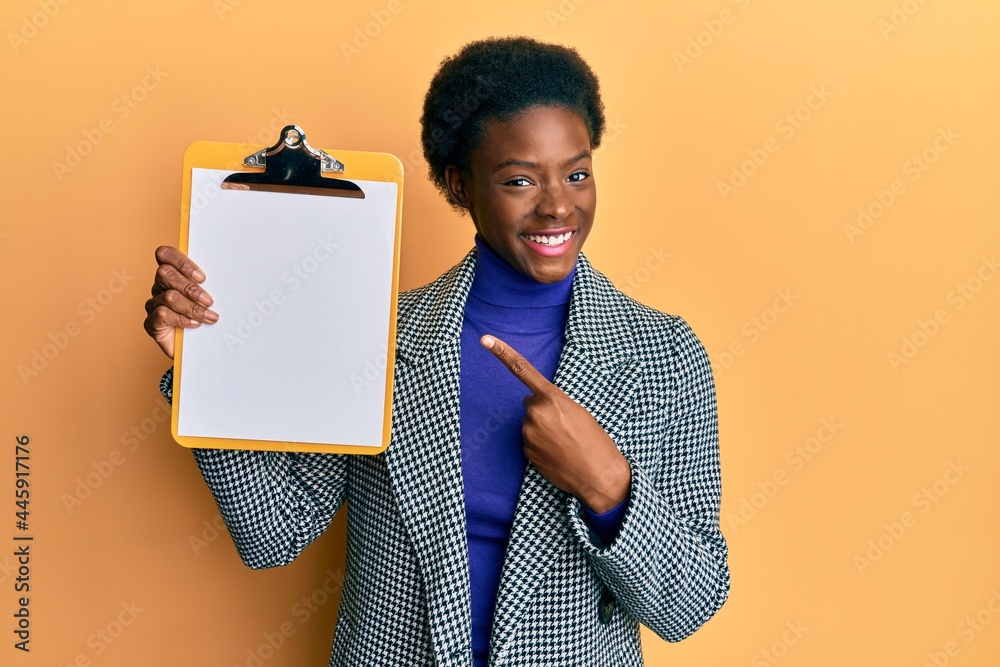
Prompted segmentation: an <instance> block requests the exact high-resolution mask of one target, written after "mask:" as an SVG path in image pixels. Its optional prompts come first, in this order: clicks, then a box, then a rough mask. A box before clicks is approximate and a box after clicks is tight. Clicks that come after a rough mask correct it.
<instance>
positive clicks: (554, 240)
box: [528, 232, 573, 245]
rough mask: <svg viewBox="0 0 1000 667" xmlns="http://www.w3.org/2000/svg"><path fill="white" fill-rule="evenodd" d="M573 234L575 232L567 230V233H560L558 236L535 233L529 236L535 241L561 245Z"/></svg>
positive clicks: (543, 243)
mask: <svg viewBox="0 0 1000 667" xmlns="http://www.w3.org/2000/svg"><path fill="white" fill-rule="evenodd" d="M571 236H573V232H566V233H565V234H560V235H558V236H535V235H533V234H528V238H529V239H530V240H532V241H534V242H535V243H541V244H542V245H561V244H563V243H565V242H566V241H568V240H569V237H571Z"/></svg>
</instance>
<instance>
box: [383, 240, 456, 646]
mask: <svg viewBox="0 0 1000 667" xmlns="http://www.w3.org/2000/svg"><path fill="white" fill-rule="evenodd" d="M474 272H475V251H473V252H471V253H469V255H467V256H466V258H465V259H464V260H463V261H462V262H461V263H460V264H459V265H458V266H456V267H455V268H453V269H452V270H451V271H450V272H449V273H447V274H445V275H444V276H443V277H442V278H441V279H439V280H438V281H436V282H435V283H434V284H433V285H431V286H430V287H429V288H428V289H427V290H425V291H424V292H423V294H422V295H421V296H420V297H419V300H418V301H417V302H416V303H413V304H407V306H408V312H406V313H405V315H404V316H403V317H401V320H402V322H401V326H400V328H399V330H398V331H397V336H396V371H395V372H396V377H395V383H394V387H395V389H394V391H395V394H394V396H393V405H392V412H393V422H392V441H391V444H390V445H389V447H388V449H386V452H385V460H386V466H387V469H388V473H389V477H390V479H391V481H392V488H393V492H394V494H395V497H396V502H397V504H398V505H399V511H400V515H401V517H402V520H403V522H404V524H405V525H406V529H407V532H408V534H409V536H410V539H411V541H412V543H413V547H414V550H415V552H416V556H417V560H418V562H419V564H420V568H421V573H422V577H423V583H424V590H425V591H426V595H427V604H428V614H429V622H430V632H431V641H432V644H433V647H434V652H435V655H436V656H437V660H436V662H437V663H438V664H451V663H452V661H453V659H454V657H453V656H458V655H463V654H464V655H468V652H469V650H470V647H471V641H472V620H471V604H470V594H469V551H468V542H467V537H466V524H465V502H464V493H463V488H462V462H461V444H460V426H459V370H460V360H461V356H460V340H461V331H462V314H463V310H464V307H465V299H466V297H467V296H468V292H469V288H470V286H471V284H472V277H473V275H474ZM402 313H403V304H402V302H401V314H402Z"/></svg>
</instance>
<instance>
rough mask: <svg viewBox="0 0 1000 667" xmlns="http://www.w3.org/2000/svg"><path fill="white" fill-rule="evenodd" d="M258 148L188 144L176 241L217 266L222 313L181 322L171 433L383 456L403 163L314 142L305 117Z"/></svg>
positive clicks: (208, 269)
mask: <svg viewBox="0 0 1000 667" xmlns="http://www.w3.org/2000/svg"><path fill="white" fill-rule="evenodd" d="M246 150H247V146H246V144H232V143H218V142H196V143H194V144H192V145H191V146H190V147H189V148H188V149H187V151H186V152H185V153H184V163H183V189H182V195H181V224H180V243H179V248H180V249H181V250H182V251H184V252H185V253H186V254H187V255H188V256H189V257H191V259H192V260H193V261H194V262H196V263H197V264H198V265H199V266H200V267H201V268H202V269H203V270H204V272H205V275H206V280H205V282H204V283H202V285H203V286H204V287H205V289H206V290H207V291H208V292H209V293H210V294H211V295H212V297H213V298H214V300H215V302H214V303H213V304H212V306H211V308H212V309H213V310H215V311H216V312H218V313H219V320H218V321H217V322H216V323H214V324H204V323H203V324H202V325H201V326H200V327H197V328H194V329H184V328H181V327H178V328H177V329H176V342H175V346H174V347H175V351H174V380H173V383H174V384H173V405H174V409H173V410H172V416H171V432H172V435H173V437H174V440H175V441H176V442H177V443H178V444H180V445H182V446H184V447H192V448H215V449H254V450H272V451H286V452H325V453H336V454H377V453H379V452H382V451H384V450H385V448H386V447H387V446H388V445H389V439H390V434H391V420H392V384H393V382H392V380H393V369H394V365H395V338H396V298H397V295H398V278H399V252H400V227H401V220H402V194H403V166H402V163H401V162H400V161H399V159H398V158H396V157H395V156H394V155H390V154H388V153H370V152H360V151H346V150H345V151H340V150H338V151H322V150H318V149H315V148H313V147H312V146H310V145H309V144H308V142H307V141H306V135H305V132H303V130H302V129H301V128H300V127H298V126H296V125H288V126H286V127H284V128H283V129H282V130H281V135H280V137H279V139H278V141H277V143H275V144H274V145H273V146H270V147H262V148H260V150H257V151H256V152H254V153H253V154H251V155H249V156H247V155H246ZM334 155H336V156H337V157H333V156H334ZM240 165H242V166H243V168H242V169H241V168H239V166H240Z"/></svg>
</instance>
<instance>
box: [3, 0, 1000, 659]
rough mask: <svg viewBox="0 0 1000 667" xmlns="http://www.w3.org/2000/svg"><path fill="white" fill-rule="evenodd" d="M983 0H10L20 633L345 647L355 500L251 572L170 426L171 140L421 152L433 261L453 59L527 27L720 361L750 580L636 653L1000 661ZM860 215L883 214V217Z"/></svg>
mask: <svg viewBox="0 0 1000 667" xmlns="http://www.w3.org/2000/svg"><path fill="white" fill-rule="evenodd" d="M392 9H394V10H395V13H393V11H391V10H392ZM373 12H374V14H373ZM379 17H381V19H382V24H380V23H379V21H378V19H379ZM998 19H1000V6H998V5H997V3H995V2H992V1H990V0H980V1H978V2H976V1H973V0H951V1H950V2H944V1H943V0H924V1H922V2H921V1H920V0H838V1H833V0H827V1H823V2H808V3H807V2H800V1H796V0H736V1H732V0H711V1H707V0H705V1H698V2H687V3H659V2H657V3H654V2H647V3H642V4H639V3H612V2H607V1H604V2H602V1H598V0H590V1H587V2H580V1H579V0H577V1H576V2H574V1H572V0H563V1H562V2H559V1H558V0H551V1H549V2H521V1H508V2H503V3H493V2H491V3H472V2H465V3H451V2H433V3H431V2H415V1H413V0H409V1H408V0H398V2H397V3H393V4H392V5H390V4H389V3H388V2H383V1H382V0H365V1H363V2H350V3H346V2H338V3H328V2H318V1H317V2H310V3H304V2H294V1H289V2H283V3H265V2H264V1H263V0H243V1H240V0H217V1H213V0H184V1H178V2H171V3H142V2H83V1H77V0H74V1H72V2H67V3H66V4H61V3H60V2H59V1H58V0H7V1H5V2H4V3H3V8H2V10H0V33H2V35H3V44H2V46H0V68H2V70H0V71H2V78H0V80H2V82H3V87H4V91H5V93H4V103H3V104H2V105H0V109H2V110H0V114H2V121H3V122H2V128H3V135H4V139H3V146H4V149H3V152H2V156H0V182H2V183H3V187H4V197H3V200H4V215H3V216H2V219H0V263H2V264H0V265H2V267H3V276H2V277H3V289H2V292H0V294H2V297H0V298H2V301H0V312H3V314H4V322H5V325H4V340H3V355H4V356H3V359H4V364H3V365H4V374H3V380H2V396H0V410H2V415H3V420H2V425H0V426H2V428H0V433H2V435H3V438H4V441H5V442H6V443H7V444H6V445H5V446H4V447H3V448H2V452H3V454H2V457H3V460H2V461H0V471H2V472H0V637H2V638H3V639H2V644H0V662H2V664H3V665H18V664H26V665H69V664H74V662H75V664H79V665H86V664H92V665H177V664H195V665H213V666H214V665H223V666H226V667H228V666H229V665H247V666H250V665H254V664H258V663H259V664H263V665H320V664H325V661H326V658H327V654H328V650H329V646H330V642H331V639H332V633H333V627H334V615H335V610H336V600H335V598H336V595H337V594H338V593H339V587H338V581H339V577H340V576H342V569H341V568H342V566H343V560H342V555H341V550H342V549H341V540H342V533H343V517H340V518H339V519H338V521H337V523H336V527H335V529H334V530H332V531H330V532H328V533H327V534H326V535H325V536H324V537H323V538H322V539H321V540H320V541H319V542H318V543H317V544H316V545H314V546H312V547H311V548H309V549H308V550H307V551H306V552H305V554H304V555H303V556H302V557H301V558H300V559H299V561H297V562H296V563H294V564H293V565H291V566H289V567H286V568H283V569H279V570H275V571H267V572H252V571H250V570H247V569H245V568H244V567H243V566H242V565H241V564H240V562H239V560H238V558H237V556H236V553H235V551H234V549H233V547H232V543H231V541H230V539H229V537H228V536H227V535H226V534H225V533H221V534H220V531H219V530H218V522H217V517H218V514H217V511H216V510H215V507H214V503H213V501H212V498H211V496H210V494H209V492H208V490H207V489H206V487H205V485H204V483H203V481H202V480H201V478H200V475H199V473H198V471H197V469H196V467H195V466H194V463H193V462H192V460H191V455H190V452H188V451H187V450H185V449H183V448H181V447H179V446H177V445H176V444H174V443H173V442H172V441H171V438H170V434H169V428H168V426H167V422H166V421H165V420H164V415H165V412H164V411H163V405H164V403H163V401H162V399H161V398H160V396H159V393H158V391H157V380H158V379H159V377H160V374H161V373H162V372H163V370H164V369H165V368H167V367H168V366H169V365H170V362H169V360H167V359H166V358H165V357H164V356H163V355H162V354H161V353H160V352H159V350H158V348H157V347H156V346H155V345H154V344H153V343H152V342H151V341H150V340H149V339H148V338H147V337H146V335H145V333H144V332H143V330H142V328H141V324H140V323H141V320H142V318H143V316H144V312H143V308H142V306H143V303H144V302H145V300H146V299H147V298H148V296H149V286H150V283H151V280H152V275H153V270H154V265H155V263H154V259H153V250H154V248H155V247H156V246H157V245H159V244H161V243H169V244H176V242H177V238H178V220H179V200H180V181H181V169H180V165H181V156H182V153H183V151H184V149H185V148H186V147H187V146H188V145H189V144H191V143H192V142H194V141H198V140H215V141H230V142H246V143H247V144H248V151H247V152H248V153H249V152H251V150H250V149H251V146H250V145H251V144H270V143H272V142H273V140H274V138H275V136H276V135H275V132H276V130H277V129H278V128H279V127H281V126H282V125H284V124H286V123H287V122H295V123H297V124H299V125H301V126H302V127H304V128H305V130H306V131H307V132H308V133H309V139H310V141H311V142H312V143H313V145H316V146H321V147H324V148H337V147H340V148H344V149H356V150H373V151H386V152H391V153H394V154H396V155H398V156H399V157H400V158H401V159H402V161H403V163H404V165H405V168H406V174H407V178H408V180H407V183H406V198H405V204H404V212H403V245H402V259H401V274H400V287H401V288H404V289H406V288H411V287H415V286H417V285H420V284H422V283H424V282H426V281H428V280H431V279H432V278H434V277H436V276H437V275H438V274H440V273H441V272H442V271H443V270H445V269H446V268H448V267H450V266H451V265H452V264H454V263H455V262H456V261H458V260H459V259H460V258H461V256H462V255H463V254H464V253H465V251H466V250H467V249H468V248H469V247H470V246H471V243H472V229H471V224H470V222H469V220H468V219H467V218H461V217H459V216H456V215H455V214H454V213H453V212H451V210H450V209H449V207H448V206H447V204H446V203H445V202H444V201H443V199H442V198H441V197H440V196H439V195H438V194H437V193H436V191H435V190H434V189H433V188H432V187H431V186H430V184H429V183H428V181H427V180H426V178H425V170H426V165H425V163H424V162H423V160H422V158H421V157H420V152H419V126H418V119H419V115H420V107H421V102H422V97H423V94H424V92H425V90H426V87H427V84H428V82H429V80H430V77H431V76H432V74H433V72H434V71H435V69H436V67H437V64H438V63H439V61H440V60H441V58H442V57H444V56H445V55H447V54H450V53H453V52H454V51H455V50H456V49H458V48H459V47H460V46H461V45H462V44H464V43H465V42H467V41H468V40H470V39H473V38H477V37H483V36H487V35H491V34H496V35H507V34H527V35H531V36H534V37H537V38H541V39H545V40H550V41H557V42H561V43H564V44H568V45H572V46H575V47H577V48H578V49H579V50H580V52H581V53H582V54H583V55H584V57H585V58H586V59H587V60H588V61H589V62H590V64H591V65H592V67H593V68H594V69H595V71H596V72H597V73H598V75H599V76H600V77H601V81H602V90H603V94H604V101H605V105H606V108H607V115H608V119H609V133H608V135H607V137H606V140H605V145H603V146H602V147H601V149H600V151H599V152H598V154H597V157H596V161H595V175H596V178H597V180H598V181H599V183H600V206H599V209H598V216H597V221H596V224H595V229H594V233H593V234H592V236H591V238H590V240H589V242H588V247H587V253H588V255H589V256H590V258H591V259H592V260H593V261H594V263H595V265H596V266H597V267H598V268H600V269H601V270H603V271H604V272H605V273H606V274H607V275H608V276H609V277H610V278H612V279H613V280H614V281H615V282H616V284H618V285H619V286H621V287H622V288H623V289H625V290H626V291H628V292H629V293H630V294H632V295H633V296H635V297H636V298H637V299H639V300H641V301H643V302H645V303H648V304H650V305H652V306H654V307H657V308H659V309H661V310H665V311H668V312H672V313H677V314H680V315H683V316H684V317H685V318H686V319H688V321H689V322H690V323H691V324H692V326H693V327H694V329H695V331H696V332H697V333H698V335H699V336H700V338H701V339H702V341H703V342H704V343H705V346H706V347H707V349H708V350H709V352H710V353H711V355H712V358H713V360H714V362H715V365H716V375H717V385H718V392H719V411H720V418H721V442H722V459H723V461H722V462H723V475H724V498H723V508H722V509H723V517H722V520H723V528H724V531H725V533H726V536H727V537H728V539H729V541H730V547H731V561H730V562H731V567H732V574H733V587H732V593H731V599H730V600H729V602H728V603H727V604H726V606H725V607H724V608H723V609H722V611H721V612H720V613H719V615H718V616H717V617H716V618H714V619H713V620H712V621H710V622H709V623H708V624H707V625H706V626H705V627H704V628H703V629H702V630H700V631H699V632H698V633H696V634H695V635H694V636H692V637H691V638H689V639H687V640H685V641H684V642H682V643H679V644H676V645H670V644H667V643H665V642H663V641H661V640H660V639H658V638H657V637H655V636H654V635H653V634H652V633H650V632H648V631H644V640H645V654H646V659H647V664H650V665H672V666H679V665H692V666H693V665H746V664H749V665H751V666H752V667H754V666H756V665H773V664H781V665H789V666H792V665H809V666H817V665H843V664H851V665H914V666H917V667H919V666H921V665H925V664H932V665H938V666H940V665H943V664H953V665H962V666H963V667H972V666H983V667H988V666H989V667H992V666H993V665H996V664H997V658H998V657H1000V568H998V567H997V562H998V557H997V547H998V542H1000V539H998V537H997V518H996V517H997V515H998V510H1000V494H998V493H997V472H998V468H1000V454H998V453H997V451H998V448H997V444H998V443H997V435H998V425H1000V424H998V421H1000V417H998V414H1000V411H998V409H997V399H998V394H1000V391H998V389H1000V387H998V379H997V378H998V372H997V371H998V352H997V346H996V342H995V341H996V331H997V330H998V326H1000V316H998V312H1000V311H998V305H1000V280H997V279H996V278H997V276H996V275H995V273H996V266H995V258H996V255H997V252H998V250H1000V229H998V225H997V223H998V221H1000V216H998V213H1000V203H998V201H1000V200H998V198H997V178H998V175H1000V174H998V169H997V162H996V161H997V159H998V155H1000V141H998V140H1000V132H998V123H997V120H998V118H1000V94H998V74H1000V34H998V32H1000V31H998ZM383 24H384V25H383ZM366 30H367V31H368V32H369V33H370V34H371V36H366V37H365V38H364V39H362V36H364V32H365V31H366ZM355 42H356V44H355ZM345 45H353V48H354V49H356V50H354V51H352V50H351V49H345V48H344V46H345ZM685 58H687V60H685ZM810 103H811V104H812V106H811V107H810ZM788 114H791V117H792V119H795V124H792V121H790V120H788V119H787V115H788ZM935 142H937V145H936V146H935ZM761 151H763V152H764V155H763V156H762V154H761ZM71 152H75V153H77V154H78V157H79V160H75V159H73V157H72V155H68V153H71ZM83 153H86V155H82V154H83ZM754 156H756V157H757V162H761V163H762V164H760V165H757V163H756V162H754ZM764 156H766V158H767V159H766V160H764V159H763V157H764ZM914 156H917V159H920V160H925V161H926V162H925V166H926V167H927V168H926V169H922V168H920V167H918V166H917V165H916V162H914ZM921 156H923V157H921ZM748 160H749V162H747V161H748ZM931 161H932V163H931ZM70 162H73V163H74V164H75V166H70ZM59 163H61V164H62V165H63V167H60V166H59ZM67 168H68V170H67ZM734 170H735V171H736V173H737V174H741V175H742V176H743V179H742V180H741V179H740V178H739V176H734ZM741 172H742V173H741ZM747 174H749V175H747ZM730 179H732V180H730ZM726 181H730V185H731V187H732V188H733V191H731V192H725V193H723V192H720V186H719V183H720V182H726ZM734 184H738V187H737V186H736V185H734ZM880 199H881V200H882V202H886V203H887V205H883V204H882V203H880V201H879V200H880ZM879 206H882V209H881V210H880V209H879ZM859 208H861V209H863V210H869V211H871V212H874V213H876V214H877V213H880V215H873V217H872V218H871V220H870V222H869V221H863V224H864V225H865V227H866V228H864V229H862V228H861V227H860V226H858V218H859ZM851 225H854V226H856V228H855V229H854V230H853V231H852V228H851ZM858 230H860V233H857V232H858ZM115 272H118V274H117V275H116V274H115ZM960 288H961V289H962V290H965V295H962V292H961V291H959V289H960ZM88 300H92V301H90V302H88ZM91 304H96V306H95V305H91ZM97 307H100V310H99V311H98V310H97ZM779 311H780V312H779ZM68 331H71V332H73V335H70V333H68ZM60 332H62V334H63V335H60ZM59 343H62V345H61V346H60V345H59ZM910 345H912V346H913V347H912V348H911V347H909V346H910ZM46 346H48V347H46ZM727 351H729V353H730V355H731V356H729V357H726V356H725V353H726V352H727ZM46 353H48V356H49V357H51V358H48V359H46V358H45V357H44V356H42V357H41V360H40V359H38V358H36V360H35V363H36V365H37V366H39V367H41V370H38V371H37V374H33V373H27V374H25V373H24V369H25V368H31V364H32V359H33V356H34V355H36V354H41V355H45V354H46ZM892 354H895V355H899V359H896V358H894V357H891V356H890V355H892ZM900 359H902V361H900ZM43 361H44V363H43ZM824 420H826V421H824ZM133 429H134V430H135V433H137V434H140V435H141V438H142V439H140V438H139V437H138V436H137V435H134V434H133V433H132V431H133ZM21 434H28V435H29V436H30V438H31V451H32V458H31V477H30V479H31V483H32V486H31V490H32V496H31V505H30V531H29V532H30V533H31V534H33V535H34V536H35V541H34V542H33V543H32V547H31V548H32V552H31V553H32V560H31V587H32V588H31V603H30V610H31V619H32V620H31V629H32V635H31V644H30V646H31V649H32V651H31V653H30V654H27V655H26V654H23V653H22V652H20V651H16V650H14V648H13V643H14V640H15V638H14V636H13V633H12V630H13V627H14V618H13V616H12V614H13V613H14V610H15V604H16V597H17V594H16V593H15V592H14V588H13V586H14V579H15V577H16V568H15V569H13V570H12V565H16V563H14V558H13V549H14V546H13V545H14V542H13V536H14V535H15V533H19V532H20V531H17V530H16V529H15V527H14V523H15V510H16V508H15V506H14V493H13V489H14V455H15V451H14V445H15V442H14V439H15V437H16V436H18V435H21ZM803 454H805V455H808V456H809V458H808V460H807V459H806V458H805V456H804V455H803ZM102 471H103V473H102ZM104 473H108V474H104ZM925 489H926V491H925ZM925 493H926V495H923V494H925ZM328 590H329V591H334V594H333V595H332V596H331V595H330V594H329V593H328V592H327V591H328ZM304 597H305V598H306V599H307V601H309V604H310V605H312V606H311V607H309V606H306V602H304V601H303V598H304ZM977 619H978V620H977ZM272 645H278V647H277V648H271V646H272Z"/></svg>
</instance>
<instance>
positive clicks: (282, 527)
mask: <svg viewBox="0 0 1000 667" xmlns="http://www.w3.org/2000/svg"><path fill="white" fill-rule="evenodd" d="M172 385H173V368H170V369H168V370H167V372H166V373H164V375H163V378H162V379H161V380H160V391H161V393H162V394H163V396H164V398H166V399H167V402H168V403H172V398H173V397H172V390H171V387H172ZM192 452H193V453H194V459H195V461H196V462H197V464H198V467H199V468H200V469H201V474H202V476H203V477H204V478H205V482H206V483H207V484H208V488H209V490H210V491H211V492H212V495H213V496H215V502H216V504H217V505H218V507H219V512H220V513H221V514H222V518H223V520H224V521H225V522H226V527H227V528H228V529H229V533H230V535H232V538H233V542H234V543H235V544H236V550H237V551H238V552H239V554H240V558H241V559H243V562H244V563H245V564H246V565H247V566H248V567H251V568H254V569H261V568H266V567H276V566H279V565H287V564H288V563H290V562H292V561H293V560H295V558H296V557H297V556H298V555H299V554H300V553H301V552H302V550H303V549H305V548H306V547H307V546H309V544H311V543H312V541H313V540H315V539H316V538H317V537H319V536H320V535H322V534H323V532H324V531H325V530H326V529H327V527H328V526H329V525H330V522H331V521H332V520H333V517H334V515H335V514H336V512H337V510H338V509H340V506H341V505H342V504H343V502H344V497H345V495H346V491H347V458H346V455H344V454H306V453H294V452H266V451H251V450H233V449H193V450H192Z"/></svg>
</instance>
